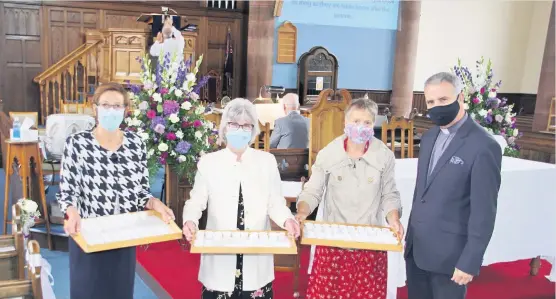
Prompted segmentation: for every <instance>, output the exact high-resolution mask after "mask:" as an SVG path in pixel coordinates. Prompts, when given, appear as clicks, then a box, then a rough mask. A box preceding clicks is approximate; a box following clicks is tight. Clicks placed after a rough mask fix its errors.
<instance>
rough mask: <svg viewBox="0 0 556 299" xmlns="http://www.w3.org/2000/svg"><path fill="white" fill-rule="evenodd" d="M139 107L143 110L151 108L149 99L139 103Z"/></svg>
mask: <svg viewBox="0 0 556 299" xmlns="http://www.w3.org/2000/svg"><path fill="white" fill-rule="evenodd" d="M139 109H141V110H143V111H145V110H147V109H149V103H147V101H143V102H141V103H139Z"/></svg>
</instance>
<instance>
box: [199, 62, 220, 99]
mask: <svg viewBox="0 0 556 299" xmlns="http://www.w3.org/2000/svg"><path fill="white" fill-rule="evenodd" d="M207 77H208V81H207V84H206V85H205V86H204V87H203V96H202V100H203V101H206V102H208V103H216V102H220V99H222V75H221V74H220V73H219V72H217V71H215V70H210V71H209V72H208V73H207Z"/></svg>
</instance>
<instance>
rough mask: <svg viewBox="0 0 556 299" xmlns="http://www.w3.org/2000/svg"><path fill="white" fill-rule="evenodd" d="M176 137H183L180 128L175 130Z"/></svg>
mask: <svg viewBox="0 0 556 299" xmlns="http://www.w3.org/2000/svg"><path fill="white" fill-rule="evenodd" d="M176 137H178V139H183V132H182V131H181V130H179V131H177V132H176Z"/></svg>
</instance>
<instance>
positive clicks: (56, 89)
mask: <svg viewBox="0 0 556 299" xmlns="http://www.w3.org/2000/svg"><path fill="white" fill-rule="evenodd" d="M101 43H102V41H100V40H97V41H95V42H92V43H85V44H83V45H81V46H79V47H78V48H77V49H75V50H73V51H72V52H70V53H69V54H67V55H66V56H65V57H64V58H62V59H61V60H59V61H58V62H56V63H55V64H53V65H51V66H50V67H49V68H47V69H46V70H45V71H44V72H42V73H40V74H39V75H37V76H36V77H35V78H34V79H33V81H34V82H36V83H38V84H39V88H40V101H41V105H40V107H41V110H40V122H41V124H45V122H46V117H47V116H48V115H50V114H54V113H63V112H64V111H63V105H64V104H65V103H74V104H78V103H85V102H86V101H87V97H88V95H89V94H90V93H91V92H94V89H92V90H91V86H93V87H95V86H97V85H98V78H99V74H98V68H97V67H96V65H97V64H98V58H99V48H100V45H101Z"/></svg>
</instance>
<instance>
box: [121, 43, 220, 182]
mask: <svg viewBox="0 0 556 299" xmlns="http://www.w3.org/2000/svg"><path fill="white" fill-rule="evenodd" d="M202 60H203V56H202V55H201V57H199V59H198V60H197V62H196V63H195V65H194V66H193V68H192V69H191V67H192V66H191V61H189V60H188V61H183V60H181V59H176V57H175V56H174V57H170V54H169V53H167V54H166V55H165V56H164V57H160V59H159V60H158V64H157V65H156V67H154V68H153V67H152V65H151V60H150V58H149V56H148V55H146V56H145V57H144V58H142V59H138V61H139V63H141V67H142V70H141V82H142V85H131V86H129V88H130V90H131V92H130V98H131V102H132V107H133V109H131V111H130V112H129V114H128V116H127V117H126V119H125V121H124V124H123V128H124V129H127V130H131V131H135V132H137V134H139V136H140V137H141V139H143V141H144V142H145V143H146V146H147V167H148V169H149V174H150V176H151V178H152V177H154V175H155V174H156V173H157V172H158V170H159V169H160V168H161V167H162V166H164V165H166V164H168V165H169V166H171V167H172V168H173V169H174V170H175V171H176V173H177V175H178V176H180V177H187V178H188V179H189V180H190V181H191V182H192V181H193V178H194V174H195V170H196V166H197V160H198V158H199V157H200V156H202V155H203V154H204V153H205V152H208V151H211V150H213V149H214V148H215V147H216V134H217V132H216V128H214V125H213V123H212V122H210V121H206V120H205V119H204V117H203V115H204V113H205V107H204V106H203V105H202V103H201V101H199V91H200V89H201V87H202V86H203V85H204V84H206V82H207V80H208V78H207V77H205V78H203V79H201V80H200V81H199V82H197V72H198V71H199V66H200V65H201V62H202Z"/></svg>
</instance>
